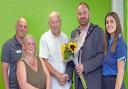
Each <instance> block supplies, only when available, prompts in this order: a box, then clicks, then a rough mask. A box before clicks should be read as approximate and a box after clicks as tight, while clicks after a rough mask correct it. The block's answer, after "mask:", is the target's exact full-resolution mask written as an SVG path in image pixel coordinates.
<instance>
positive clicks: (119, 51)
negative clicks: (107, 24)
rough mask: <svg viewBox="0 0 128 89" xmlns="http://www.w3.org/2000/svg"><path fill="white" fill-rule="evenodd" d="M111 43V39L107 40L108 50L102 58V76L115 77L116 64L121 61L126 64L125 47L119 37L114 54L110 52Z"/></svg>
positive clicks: (116, 71)
mask: <svg viewBox="0 0 128 89" xmlns="http://www.w3.org/2000/svg"><path fill="white" fill-rule="evenodd" d="M112 42H113V39H112V38H111V39H110V40H109V46H108V50H107V52H106V55H105V56H104V63H103V76H109V75H117V73H118V69H117V62H118V61H121V60H124V61H125V62H126V55H127V47H126V44H125V42H124V40H123V38H122V36H119V38H118V41H117V45H116V48H115V51H114V52H112V51H111V48H112Z"/></svg>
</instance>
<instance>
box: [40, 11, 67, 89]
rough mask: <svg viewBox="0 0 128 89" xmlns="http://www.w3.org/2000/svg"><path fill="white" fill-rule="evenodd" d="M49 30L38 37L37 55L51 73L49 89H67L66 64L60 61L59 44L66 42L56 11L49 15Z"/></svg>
mask: <svg viewBox="0 0 128 89" xmlns="http://www.w3.org/2000/svg"><path fill="white" fill-rule="evenodd" d="M49 27H50V29H49V31H47V32H46V33H44V34H43V35H42V36H41V39H40V46H39V47H40V48H39V56H40V57H41V58H42V59H44V61H45V64H46V66H47V68H48V69H49V71H50V74H51V80H52V82H51V83H52V85H51V89H69V83H68V82H67V80H68V75H67V74H65V67H66V64H65V63H64V62H63V61H62V55H61V50H60V48H61V44H62V43H66V42H68V37H67V35H66V34H64V33H63V32H61V30H60V28H61V18H60V14H59V13H58V12H56V11H54V12H52V13H51V14H50V15H49Z"/></svg>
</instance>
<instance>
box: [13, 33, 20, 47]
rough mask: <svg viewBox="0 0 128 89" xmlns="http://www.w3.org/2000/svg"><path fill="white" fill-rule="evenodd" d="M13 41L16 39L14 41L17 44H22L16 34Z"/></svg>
mask: <svg viewBox="0 0 128 89" xmlns="http://www.w3.org/2000/svg"><path fill="white" fill-rule="evenodd" d="M13 41H14V43H15V44H16V45H20V46H21V44H20V42H19V41H18V40H17V38H16V35H15V36H14V37H13Z"/></svg>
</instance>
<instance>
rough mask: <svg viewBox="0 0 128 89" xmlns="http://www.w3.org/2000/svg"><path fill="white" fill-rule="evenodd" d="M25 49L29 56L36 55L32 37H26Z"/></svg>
mask: <svg viewBox="0 0 128 89" xmlns="http://www.w3.org/2000/svg"><path fill="white" fill-rule="evenodd" d="M23 49H24V51H25V54H27V55H35V50H36V44H35V41H34V39H33V37H32V36H29V35H26V36H25V38H24V43H23Z"/></svg>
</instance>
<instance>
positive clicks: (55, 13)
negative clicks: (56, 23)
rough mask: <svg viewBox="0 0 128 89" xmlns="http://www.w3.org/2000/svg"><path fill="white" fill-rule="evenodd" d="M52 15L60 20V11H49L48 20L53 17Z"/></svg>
mask: <svg viewBox="0 0 128 89" xmlns="http://www.w3.org/2000/svg"><path fill="white" fill-rule="evenodd" d="M53 16H56V17H57V18H58V19H59V20H60V21H61V18H60V13H59V12H57V11H53V12H51V13H50V14H49V19H48V21H50V20H51V19H52V18H53Z"/></svg>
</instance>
